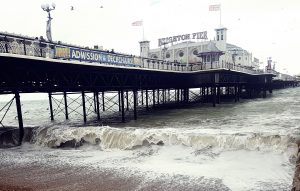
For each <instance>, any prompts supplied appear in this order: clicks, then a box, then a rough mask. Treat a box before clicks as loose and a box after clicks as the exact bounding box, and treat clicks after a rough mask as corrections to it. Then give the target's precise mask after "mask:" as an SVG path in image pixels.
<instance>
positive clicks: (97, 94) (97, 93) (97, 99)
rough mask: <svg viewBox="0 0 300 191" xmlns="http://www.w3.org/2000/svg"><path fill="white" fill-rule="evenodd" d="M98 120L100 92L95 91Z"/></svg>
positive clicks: (98, 117) (98, 116) (98, 118)
mask: <svg viewBox="0 0 300 191" xmlns="http://www.w3.org/2000/svg"><path fill="white" fill-rule="evenodd" d="M95 99H96V104H97V105H96V112H97V120H98V121H100V107H99V92H95Z"/></svg>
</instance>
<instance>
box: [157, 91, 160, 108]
mask: <svg viewBox="0 0 300 191" xmlns="http://www.w3.org/2000/svg"><path fill="white" fill-rule="evenodd" d="M159 92H160V91H159V89H157V105H159V104H160V96H159Z"/></svg>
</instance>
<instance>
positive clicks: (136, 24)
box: [131, 20, 143, 26]
mask: <svg viewBox="0 0 300 191" xmlns="http://www.w3.org/2000/svg"><path fill="white" fill-rule="evenodd" d="M131 25H132V26H142V25H143V21H142V20H140V21H135V22H133V23H132V24H131Z"/></svg>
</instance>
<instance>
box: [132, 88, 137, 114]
mask: <svg viewBox="0 0 300 191" xmlns="http://www.w3.org/2000/svg"><path fill="white" fill-rule="evenodd" d="M136 94H137V91H136V90H133V113H134V120H137V111H136V105H137V103H136V102H137V100H136V99H137V96H136Z"/></svg>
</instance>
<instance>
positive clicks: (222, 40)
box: [215, 27, 227, 51]
mask: <svg viewBox="0 0 300 191" xmlns="http://www.w3.org/2000/svg"><path fill="white" fill-rule="evenodd" d="M215 31H216V46H217V47H218V48H219V49H220V50H222V51H226V42H227V28H225V27H222V28H217V29H215Z"/></svg>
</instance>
